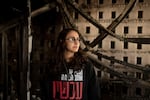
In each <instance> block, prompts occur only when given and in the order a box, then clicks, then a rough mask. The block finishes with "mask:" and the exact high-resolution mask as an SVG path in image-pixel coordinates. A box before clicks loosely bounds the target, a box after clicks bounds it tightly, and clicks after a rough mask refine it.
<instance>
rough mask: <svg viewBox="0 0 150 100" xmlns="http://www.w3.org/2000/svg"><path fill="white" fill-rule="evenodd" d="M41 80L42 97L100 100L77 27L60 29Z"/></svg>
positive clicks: (50, 99)
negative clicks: (81, 47) (81, 45)
mask: <svg viewBox="0 0 150 100" xmlns="http://www.w3.org/2000/svg"><path fill="white" fill-rule="evenodd" d="M46 71H47V72H46V74H45V77H44V78H43V79H44V80H43V81H42V98H43V99H42V100H100V92H99V83H98V81H97V79H96V75H95V71H94V68H93V65H92V63H91V62H90V61H89V60H88V58H87V57H86V56H85V55H84V54H83V52H82V50H81V49H80V37H79V33H78V31H77V30H75V29H64V30H63V31H61V32H60V34H59V36H58V39H57V44H56V48H55V52H54V55H53V56H52V57H51V59H50V63H49V65H48V66H47V68H46Z"/></svg>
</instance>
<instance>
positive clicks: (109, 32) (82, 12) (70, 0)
mask: <svg viewBox="0 0 150 100" xmlns="http://www.w3.org/2000/svg"><path fill="white" fill-rule="evenodd" d="M66 1H67V3H68V4H69V5H70V6H71V7H72V8H73V9H75V11H77V12H78V13H79V14H80V15H81V16H83V17H84V18H85V19H86V20H88V21H89V22H90V23H92V24H93V25H94V26H96V27H97V28H99V29H102V30H103V31H104V32H106V33H107V34H109V35H111V36H113V37H116V38H117V39H119V40H122V41H123V40H124V38H123V37H121V36H119V35H117V34H114V33H113V32H112V31H111V30H109V29H107V28H105V27H104V26H103V25H101V24H100V23H98V22H97V21H96V20H95V19H94V18H93V17H91V16H90V15H88V14H86V13H84V11H83V10H82V9H81V8H80V7H79V5H78V4H77V3H76V2H75V1H73V0H66Z"/></svg>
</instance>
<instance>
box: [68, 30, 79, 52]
mask: <svg viewBox="0 0 150 100" xmlns="http://www.w3.org/2000/svg"><path fill="white" fill-rule="evenodd" d="M79 46H80V38H79V34H78V33H77V32H76V31H74V30H72V31H70V32H69V33H68V34H67V36H66V39H65V47H66V51H67V52H72V53H75V52H78V50H79Z"/></svg>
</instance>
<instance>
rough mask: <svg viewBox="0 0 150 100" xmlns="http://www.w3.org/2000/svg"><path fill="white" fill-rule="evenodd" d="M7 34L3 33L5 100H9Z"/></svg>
mask: <svg viewBox="0 0 150 100" xmlns="http://www.w3.org/2000/svg"><path fill="white" fill-rule="evenodd" d="M7 49H8V48H7V34H6V33H4V32H3V33H2V70H3V75H4V76H3V85H4V88H3V93H4V98H3V100H9V94H8V91H9V87H8V52H7V51H8V50H7Z"/></svg>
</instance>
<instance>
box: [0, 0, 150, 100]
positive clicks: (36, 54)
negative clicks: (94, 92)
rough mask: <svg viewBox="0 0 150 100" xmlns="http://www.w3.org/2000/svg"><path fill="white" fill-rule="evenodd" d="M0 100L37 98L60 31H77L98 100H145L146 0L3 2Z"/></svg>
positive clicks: (149, 23)
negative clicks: (96, 83)
mask: <svg viewBox="0 0 150 100" xmlns="http://www.w3.org/2000/svg"><path fill="white" fill-rule="evenodd" d="M2 1H3V2H1V3H0V8H1V9H0V12H1V13H0V46H1V49H0V52H1V53H0V100H9V99H11V100H16V98H17V99H18V100H29V98H30V99H31V100H35V98H38V99H39V98H40V89H39V85H40V84H39V83H40V78H41V76H42V75H43V73H44V70H43V67H44V65H45V64H47V63H48V59H49V56H50V53H51V50H52V49H53V47H54V46H55V40H56V37H57V35H58V33H59V31H61V30H62V28H65V27H74V28H76V29H78V30H79V32H80V34H81V39H82V41H81V42H82V48H83V49H84V50H85V52H86V53H87V55H88V57H89V59H91V61H92V62H93V64H94V65H95V71H96V73H97V77H98V79H99V81H100V86H101V95H102V100H149V99H150V83H149V82H150V80H149V79H150V75H149V71H150V62H149V59H150V56H149V53H150V47H149V44H150V35H149V34H150V33H149V27H150V14H149V10H150V1H149V0H21V1H20V0H13V1H12V0H2Z"/></svg>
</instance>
